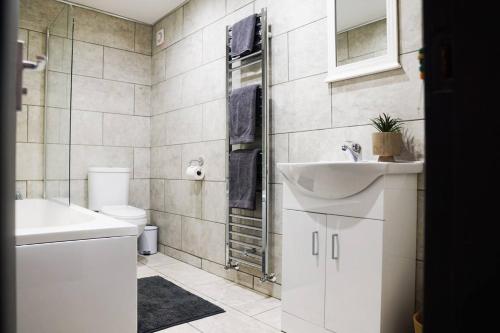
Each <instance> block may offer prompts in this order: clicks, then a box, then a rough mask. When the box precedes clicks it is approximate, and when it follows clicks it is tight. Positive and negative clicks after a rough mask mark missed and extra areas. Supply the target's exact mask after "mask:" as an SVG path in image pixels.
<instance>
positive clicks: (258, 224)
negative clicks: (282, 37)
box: [225, 8, 276, 281]
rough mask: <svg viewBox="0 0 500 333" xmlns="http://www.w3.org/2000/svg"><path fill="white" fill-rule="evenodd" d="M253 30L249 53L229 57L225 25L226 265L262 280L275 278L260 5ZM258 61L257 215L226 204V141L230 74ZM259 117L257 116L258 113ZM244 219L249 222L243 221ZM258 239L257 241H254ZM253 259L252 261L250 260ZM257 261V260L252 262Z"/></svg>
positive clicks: (265, 40) (265, 45)
mask: <svg viewBox="0 0 500 333" xmlns="http://www.w3.org/2000/svg"><path fill="white" fill-rule="evenodd" d="M256 28H257V33H256V39H257V40H256V43H255V48H256V49H255V50H254V52H253V53H251V54H248V55H245V56H243V57H235V58H232V57H231V55H230V51H231V38H232V28H231V26H227V27H226V119H227V124H226V205H227V206H226V207H227V208H226V221H227V223H226V266H225V267H226V269H236V270H239V269H240V265H241V266H244V267H248V268H251V269H259V270H260V272H261V280H262V281H275V280H276V275H275V274H274V273H270V272H269V253H268V252H269V243H268V242H269V241H268V239H269V238H268V224H269V219H270V215H271V214H270V210H269V193H270V185H269V170H270V165H271V163H270V145H269V128H270V116H269V94H268V87H269V79H268V66H269V62H268V59H269V37H270V34H269V26H268V24H267V10H266V9H265V8H263V9H262V10H261V12H260V14H257V25H256ZM257 64H260V73H261V75H260V76H261V96H260V100H261V108H260V110H259V112H260V113H261V115H260V119H261V126H260V128H261V142H260V148H261V151H262V153H261V156H262V158H261V163H262V164H261V176H262V194H261V201H262V208H261V214H260V216H261V217H260V216H259V217H256V216H244V215H241V214H237V213H236V212H233V209H232V208H230V207H229V154H230V153H231V151H232V149H233V147H232V145H231V144H230V141H229V137H230V133H229V129H230V123H229V122H230V119H231V117H230V115H229V96H230V94H231V91H232V75H233V72H235V71H241V70H243V69H244V68H246V67H249V66H251V65H257ZM258 118H259V117H258ZM242 221H246V222H245V223H251V224H248V225H247V224H243V222H242ZM255 243H259V244H255ZM254 261H255V262H254ZM257 261H258V262H260V264H258V263H256V262H257Z"/></svg>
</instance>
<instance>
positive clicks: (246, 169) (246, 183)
mask: <svg viewBox="0 0 500 333" xmlns="http://www.w3.org/2000/svg"><path fill="white" fill-rule="evenodd" d="M259 153H260V149H258V148H255V149H240V150H235V151H232V152H231V154H230V155H229V207H231V208H243V209H253V210H254V209H255V192H256V191H257V158H258V156H259Z"/></svg>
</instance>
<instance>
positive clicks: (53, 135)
mask: <svg viewBox="0 0 500 333" xmlns="http://www.w3.org/2000/svg"><path fill="white" fill-rule="evenodd" d="M73 26H74V20H73V15H72V6H70V5H65V6H64V8H63V10H62V11H61V13H59V15H58V16H57V17H56V19H55V20H54V21H53V22H52V23H51V24H50V25H49V27H48V29H47V57H48V65H47V68H46V73H45V141H44V142H45V154H44V155H45V177H44V180H45V186H44V188H45V198H46V199H50V200H55V201H58V202H60V203H63V204H66V205H69V203H70V186H71V184H70V149H71V84H72V63H73Z"/></svg>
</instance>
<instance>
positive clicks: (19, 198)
mask: <svg viewBox="0 0 500 333" xmlns="http://www.w3.org/2000/svg"><path fill="white" fill-rule="evenodd" d="M16 200H23V194H22V193H21V192H19V191H16Z"/></svg>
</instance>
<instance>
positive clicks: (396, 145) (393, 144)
mask: <svg viewBox="0 0 500 333" xmlns="http://www.w3.org/2000/svg"><path fill="white" fill-rule="evenodd" d="M370 120H371V122H372V126H373V127H375V128H376V129H377V130H378V132H377V133H373V134H372V144H373V154H374V155H379V156H378V161H379V162H394V156H396V155H399V154H400V153H401V147H402V144H403V138H402V135H401V129H402V127H403V121H402V120H401V119H399V118H392V117H391V116H389V115H387V114H385V113H383V114H382V115H379V116H378V117H376V118H373V119H370Z"/></svg>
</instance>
